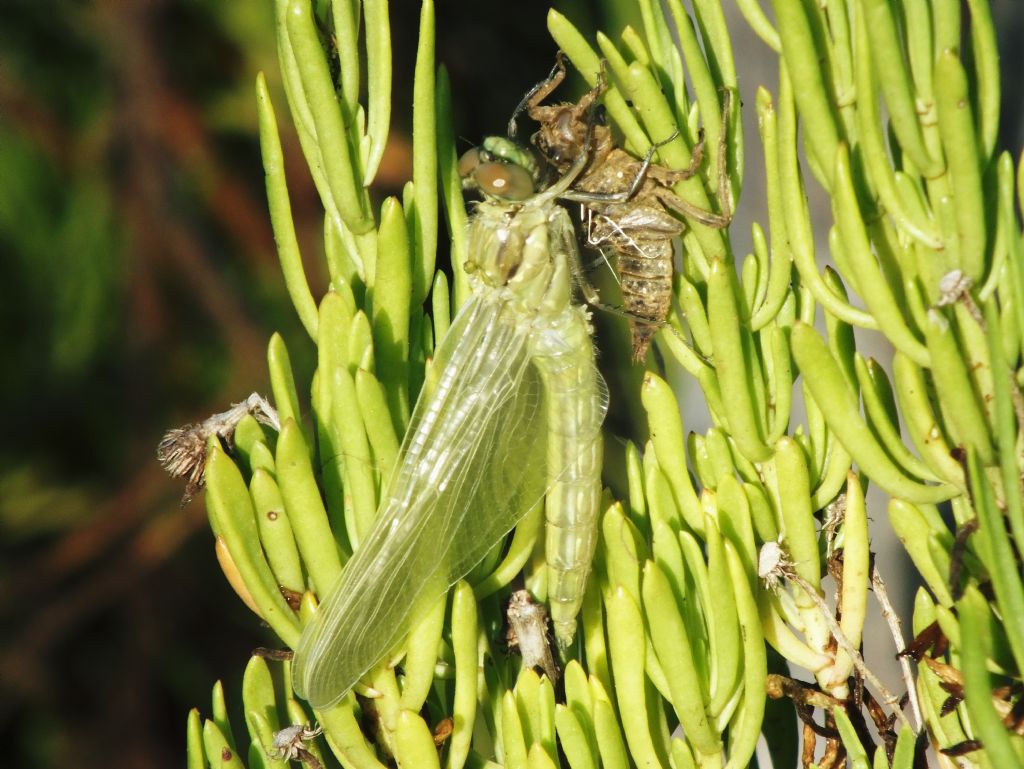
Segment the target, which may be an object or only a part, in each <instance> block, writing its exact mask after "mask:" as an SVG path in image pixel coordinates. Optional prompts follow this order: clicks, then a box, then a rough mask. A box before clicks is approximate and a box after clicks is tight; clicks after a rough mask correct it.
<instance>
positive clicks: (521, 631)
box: [505, 590, 560, 683]
mask: <svg viewBox="0 0 1024 769" xmlns="http://www.w3.org/2000/svg"><path fill="white" fill-rule="evenodd" d="M505 616H506V617H507V618H508V633H507V636H506V639H507V641H508V647H509V649H514V650H517V651H518V652H519V654H520V656H522V658H523V667H525V668H533V669H540V670H543V671H544V673H545V674H546V675H547V677H548V678H549V679H550V680H551V682H552V683H554V682H555V681H557V680H558V678H559V675H560V673H559V669H558V664H557V663H556V662H555V657H554V655H553V654H552V653H551V635H550V633H549V630H548V610H547V608H545V606H544V604H542V603H538V602H537V601H534V600H533V596H531V595H530V591H529V590H517V591H515V592H514V593H512V595H511V597H510V598H509V602H508V609H507V610H506V612H505Z"/></svg>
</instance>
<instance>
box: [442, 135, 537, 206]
mask: <svg viewBox="0 0 1024 769" xmlns="http://www.w3.org/2000/svg"><path fill="white" fill-rule="evenodd" d="M458 170H459V176H460V177H462V187H463V188H464V189H475V190H480V192H481V194H483V195H484V197H487V198H493V199H495V200H501V201H508V202H514V203H521V202H522V201H524V200H526V199H527V198H529V197H531V196H533V195H534V194H535V193H536V192H537V190H538V188H539V186H540V182H541V179H542V177H543V174H544V167H543V163H542V161H541V160H540V159H539V158H538V157H537V155H536V153H534V152H533V150H531V149H530V148H529V147H524V146H523V145H521V144H519V143H518V142H516V141H514V140H513V139H509V138H506V137H504V136H488V137H487V138H486V139H484V140H483V142H481V144H480V146H479V147H474V148H473V149H471V150H469V151H468V152H466V153H465V154H464V155H463V156H462V157H461V158H459V165H458Z"/></svg>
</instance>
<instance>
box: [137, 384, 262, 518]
mask: <svg viewBox="0 0 1024 769" xmlns="http://www.w3.org/2000/svg"><path fill="white" fill-rule="evenodd" d="M249 414H252V415H253V416H254V417H256V419H257V420H258V421H259V422H260V423H261V424H265V425H268V426H269V427H272V428H273V429H274V430H277V431H280V430H281V420H280V418H279V417H278V416H277V411H276V410H275V409H274V407H273V406H271V405H270V403H269V402H268V401H267V399H266V398H264V397H263V396H262V395H260V394H259V393H253V394H252V395H250V396H249V397H248V398H246V399H245V400H244V401H242V402H241V403H235V404H233V405H232V406H231V408H229V409H228V410H227V411H224V412H221V413H219V414H214V415H213V416H210V417H208V418H206V419H204V420H203V421H202V422H199V423H197V424H196V423H193V424H188V425H185V426H184V427H175V428H173V429H171V430H168V431H167V432H166V433H165V434H164V437H163V438H162V439H161V441H160V444H159V445H158V446H157V449H156V458H157V460H159V462H160V464H161V465H163V468H164V470H166V471H167V472H168V473H169V474H170V476H171V477H172V478H184V479H185V480H186V485H185V494H184V495H183V496H182V498H181V505H182V507H184V506H185V505H187V504H188V503H189V502H190V501H191V500H192V497H194V496H195V495H196V492H198V491H199V490H200V489H201V488H203V486H204V484H205V473H206V444H207V441H209V440H210V437H211V436H214V435H216V436H218V437H219V438H221V439H222V440H224V441H226V442H227V443H228V444H229V445H230V443H231V441H232V439H233V437H234V434H235V428H236V427H237V426H238V423H239V422H241V421H242V419H243V418H244V417H246V416H247V415H249Z"/></svg>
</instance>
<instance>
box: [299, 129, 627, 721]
mask: <svg viewBox="0 0 1024 769" xmlns="http://www.w3.org/2000/svg"><path fill="white" fill-rule="evenodd" d="M585 161H586V158H585V156H581V157H580V158H579V160H578V161H577V162H575V163H571V164H569V165H568V166H567V167H566V172H565V174H564V176H563V177H562V178H561V179H560V180H559V181H557V182H556V183H555V184H553V185H551V186H549V187H547V188H546V189H542V187H543V185H542V181H541V180H542V176H541V172H540V170H539V169H538V167H537V165H536V164H535V162H534V159H533V155H532V153H531V152H529V150H527V149H526V148H523V147H520V146H518V145H516V144H515V143H514V142H512V141H510V140H508V139H506V138H504V137H492V138H490V139H487V140H485V142H484V143H483V145H482V146H481V148H480V149H479V150H473V151H471V152H470V153H467V154H466V155H465V156H463V158H462V159H461V160H460V173H462V175H463V179H464V184H465V185H466V186H469V187H475V188H477V189H479V190H480V192H481V193H482V196H483V200H482V201H481V202H480V203H479V204H478V206H477V208H476V211H475V214H474V216H473V218H472V221H471V224H470V236H469V244H470V248H469V252H470V253H469V258H468V262H467V264H466V269H467V272H468V273H469V274H470V279H471V287H472V295H471V298H470V299H469V300H468V301H467V302H466V304H465V305H464V306H463V307H462V308H461V309H460V310H459V313H458V315H457V317H456V318H455V320H454V322H453V324H452V326H451V329H450V330H449V331H448V333H447V335H446V336H445V337H444V339H443V340H441V342H440V345H439V347H438V348H437V350H436V353H435V356H434V361H433V363H432V365H431V368H430V371H429V373H428V376H427V381H426V383H425V384H424V387H423V390H422V392H421V393H420V396H419V400H418V401H417V403H416V407H415V409H414V411H413V416H412V420H411V423H410V426H409V430H408V432H407V433H406V436H405V440H404V442H403V444H402V448H401V451H400V455H399V459H398V462H397V464H396V467H395V470H394V472H393V475H392V477H391V479H390V482H389V484H388V486H387V489H386V492H385V494H384V496H383V499H382V502H381V504H380V507H379V509H378V511H377V518H376V521H375V524H374V526H373V529H372V530H371V532H370V533H369V535H368V536H367V538H366V539H365V541H364V542H363V543H362V544H361V545H360V547H359V549H358V550H357V551H356V553H355V555H354V556H353V558H352V560H350V561H349V563H348V564H347V565H346V567H345V569H344V571H343V573H342V576H341V578H340V579H339V582H338V584H336V585H335V586H334V587H333V588H332V589H331V590H330V591H329V592H328V594H327V595H325V596H323V601H322V603H321V604H320V607H319V609H318V610H317V612H316V615H315V616H314V618H313V619H312V621H311V622H310V623H309V625H308V626H307V627H306V628H305V630H304V632H303V635H302V638H301V640H300V642H299V644H298V648H297V649H296V650H295V658H294V662H293V677H294V682H295V690H296V692H297V693H298V694H299V695H300V696H301V697H303V698H305V699H306V700H308V701H309V702H310V703H311V704H312V705H313V706H314V707H315V708H324V707H327V706H330V705H331V704H333V703H335V702H337V701H338V700H340V699H341V698H342V697H343V696H344V695H345V694H346V692H348V691H349V690H350V689H351V688H352V686H353V685H354V684H355V683H356V682H357V681H358V680H359V679H360V678H361V677H362V676H364V675H365V674H366V673H367V672H368V671H369V670H370V669H371V668H372V667H373V666H374V665H376V664H377V663H378V662H379V661H380V660H381V659H382V658H383V657H384V656H385V655H386V654H387V653H388V652H390V651H392V650H393V649H394V648H395V647H396V646H397V644H398V643H399V642H400V641H401V639H402V638H403V637H404V636H405V635H406V634H407V632H408V631H409V629H410V628H411V626H412V625H413V624H414V623H415V622H416V620H417V619H418V615H417V611H416V608H417V607H420V608H423V607H425V606H428V605H429V604H430V602H431V601H432V600H435V599H436V598H437V597H440V596H441V595H442V594H443V593H444V592H445V591H446V590H447V589H448V588H449V587H450V586H451V585H452V584H453V583H454V582H455V581H456V580H458V579H460V578H461V577H463V576H464V575H466V574H467V573H468V572H469V571H470V569H471V568H472V567H473V566H474V565H475V564H477V563H478V562H479V561H480V560H481V559H482V558H483V556H484V555H485V554H486V553H487V552H488V551H489V550H490V549H491V548H492V547H493V546H494V545H495V544H497V543H498V542H499V541H500V540H501V538H502V537H503V536H504V535H505V534H506V533H507V532H508V531H509V530H510V529H511V528H512V527H513V526H515V524H516V523H517V522H518V521H519V520H520V518H521V517H522V516H523V515H524V514H525V513H526V512H527V511H528V510H529V509H531V507H532V506H534V505H537V504H540V503H541V500H542V499H543V501H544V504H545V515H546V521H547V527H546V540H545V546H546V555H547V569H548V600H549V603H550V605H551V616H552V620H553V624H554V627H555V633H556V636H557V638H558V639H559V641H560V642H561V643H562V644H563V645H565V644H568V643H569V642H570V641H571V640H572V638H573V635H574V633H575V628H576V614H577V613H578V611H579V607H580V604H581V602H582V596H583V590H584V586H585V584H586V579H587V575H588V573H589V571H590V562H591V558H592V556H593V552H594V546H595V541H596V517H597V512H598V504H599V499H600V492H601V482H600V474H601V454H602V447H601V424H602V422H603V420H604V415H605V411H606V409H607V393H606V390H605V387H604V382H603V380H602V379H601V376H600V374H599V373H598V371H597V369H596V367H595V365H594V348H593V343H592V340H591V327H590V321H589V315H588V312H587V310H586V308H585V307H584V306H582V305H580V304H578V303H576V302H575V301H574V297H573V291H574V286H575V284H576V281H575V279H574V273H575V272H576V271H577V270H578V269H579V253H578V251H577V245H576V235H575V231H574V228H573V223H572V220H571V218H570V217H569V215H568V213H567V212H566V211H565V210H564V209H563V208H562V207H561V206H559V205H558V203H557V201H558V198H559V196H560V195H561V194H563V193H564V192H565V191H566V190H567V189H568V188H569V187H570V186H571V185H572V184H573V182H574V180H575V179H576V177H577V175H578V174H579V172H580V170H581V169H582V168H583V164H584V163H585ZM540 447H543V449H542V450H541V448H540Z"/></svg>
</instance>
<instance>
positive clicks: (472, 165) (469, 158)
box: [456, 147, 480, 179]
mask: <svg viewBox="0 0 1024 769" xmlns="http://www.w3.org/2000/svg"><path fill="white" fill-rule="evenodd" d="M479 166H480V148H479V147H473V149H471V150H467V151H466V152H465V153H463V155H462V157H461V158H459V163H458V165H457V166H456V168H457V169H458V172H459V178H460V179H465V178H467V177H469V176H472V175H473V173H474V172H475V171H476V169H477V168H478V167H479Z"/></svg>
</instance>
